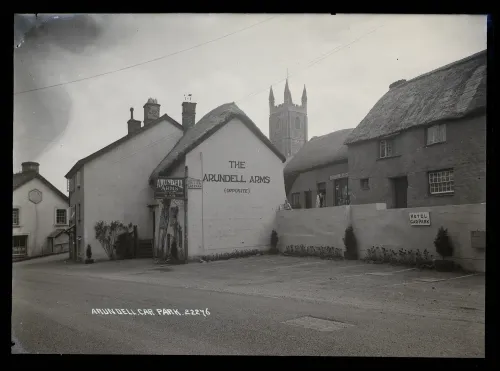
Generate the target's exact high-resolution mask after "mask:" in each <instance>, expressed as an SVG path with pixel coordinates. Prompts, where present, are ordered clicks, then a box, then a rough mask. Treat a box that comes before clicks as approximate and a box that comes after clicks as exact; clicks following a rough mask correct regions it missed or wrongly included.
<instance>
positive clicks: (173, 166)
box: [150, 103, 286, 259]
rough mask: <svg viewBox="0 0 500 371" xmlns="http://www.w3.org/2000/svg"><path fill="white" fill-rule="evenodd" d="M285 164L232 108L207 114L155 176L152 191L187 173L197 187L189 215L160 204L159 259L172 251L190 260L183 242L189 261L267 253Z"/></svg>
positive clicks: (180, 206) (190, 191) (177, 203)
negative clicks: (163, 181)
mask: <svg viewBox="0 0 500 371" xmlns="http://www.w3.org/2000/svg"><path fill="white" fill-rule="evenodd" d="M285 160H286V159H285V157H284V156H283V155H282V154H281V153H280V152H279V151H278V150H277V149H276V148H275V147H274V146H273V145H272V143H271V142H270V141H269V140H268V139H267V138H266V136H265V135H264V134H262V132H261V131H260V130H259V129H258V128H257V126H256V125H255V124H254V123H253V122H252V121H251V120H250V119H249V118H248V117H247V116H246V115H245V113H244V112H243V111H241V110H240V109H239V108H238V107H237V106H236V105H235V104H233V103H231V104H225V105H222V106H220V107H218V108H216V109H214V110H213V111H211V112H210V113H208V114H207V115H205V116H204V117H203V118H202V119H201V120H200V121H199V122H198V123H197V124H196V125H194V126H193V127H191V128H190V129H189V130H188V131H186V133H185V134H184V136H183V138H181V139H180V140H179V142H178V143H177V145H176V146H175V147H174V148H173V149H172V151H171V152H170V153H169V154H168V155H167V156H166V157H165V159H164V160H163V161H161V162H159V165H158V167H157V168H156V169H155V171H154V172H153V173H152V174H151V177H150V184H151V186H152V187H153V188H154V187H155V184H156V182H157V181H158V179H160V178H161V177H168V178H183V177H184V176H185V175H186V170H187V176H188V179H190V181H191V182H194V183H188V185H187V200H188V201H187V202H188V204H187V205H188V206H187V216H185V215H184V210H185V203H184V201H183V200H168V199H165V200H159V199H157V200H156V202H157V208H156V210H157V212H156V216H157V220H156V226H157V227H156V228H155V230H156V236H155V255H156V256H160V257H165V256H166V255H168V254H169V252H170V253H171V252H172V246H173V245H174V244H175V245H176V248H177V250H178V251H179V252H178V254H179V255H178V257H179V258H180V259H182V258H185V256H182V255H183V254H184V252H185V246H180V245H181V244H182V243H183V241H187V243H188V247H187V254H188V257H189V258H193V257H198V256H206V255H214V254H221V253H234V252H237V251H251V250H266V249H268V248H269V243H270V236H271V232H272V230H273V228H274V227H275V224H274V223H275V217H276V211H277V210H278V208H279V206H280V204H283V201H284V200H285V197H286V196H285V190H284V185H283V163H284V162H285ZM190 184H198V186H192V185H190ZM186 221H187V232H185V229H186V224H185V222H186ZM184 232H185V233H186V234H185V235H184V234H183V233H184ZM184 243H185V242H184Z"/></svg>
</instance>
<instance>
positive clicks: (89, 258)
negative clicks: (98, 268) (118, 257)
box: [85, 245, 94, 264]
mask: <svg viewBox="0 0 500 371" xmlns="http://www.w3.org/2000/svg"><path fill="white" fill-rule="evenodd" d="M93 262H94V259H92V248H91V247H90V245H87V259H85V264H92V263H93Z"/></svg>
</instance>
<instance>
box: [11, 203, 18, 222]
mask: <svg viewBox="0 0 500 371" xmlns="http://www.w3.org/2000/svg"><path fill="white" fill-rule="evenodd" d="M12 225H16V226H17V225H19V208H17V207H15V208H13V209H12Z"/></svg>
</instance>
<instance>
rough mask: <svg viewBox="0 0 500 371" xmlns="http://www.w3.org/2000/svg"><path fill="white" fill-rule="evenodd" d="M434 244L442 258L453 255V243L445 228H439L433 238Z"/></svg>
mask: <svg viewBox="0 0 500 371" xmlns="http://www.w3.org/2000/svg"><path fill="white" fill-rule="evenodd" d="M434 246H435V247H436V251H437V253H438V254H439V255H440V256H441V258H442V259H443V260H444V259H445V258H448V257H450V256H452V255H453V245H452V243H451V239H450V236H449V235H448V230H447V229H445V228H443V227H440V228H439V230H438V233H437V236H436V238H435V239H434Z"/></svg>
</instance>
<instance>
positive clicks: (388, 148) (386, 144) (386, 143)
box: [379, 140, 393, 158]
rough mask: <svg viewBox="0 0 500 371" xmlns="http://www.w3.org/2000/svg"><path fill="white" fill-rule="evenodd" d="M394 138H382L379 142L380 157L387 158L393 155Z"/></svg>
mask: <svg viewBox="0 0 500 371" xmlns="http://www.w3.org/2000/svg"><path fill="white" fill-rule="evenodd" d="M392 148H393V142H392V140H381V141H380V143H379V157H380V158H386V157H391V156H392Z"/></svg>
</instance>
